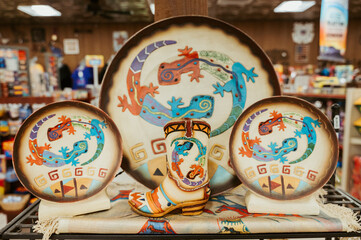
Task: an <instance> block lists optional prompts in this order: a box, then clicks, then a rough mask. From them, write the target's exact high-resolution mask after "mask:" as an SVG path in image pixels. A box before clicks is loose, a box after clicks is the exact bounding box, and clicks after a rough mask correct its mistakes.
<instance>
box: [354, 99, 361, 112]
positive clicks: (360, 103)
mask: <svg viewBox="0 0 361 240" xmlns="http://www.w3.org/2000/svg"><path fill="white" fill-rule="evenodd" d="M353 104H354V105H355V107H356V108H357V110H359V112H360V113H361V98H358V99H357V100H356V101H355V102H354V103H353Z"/></svg>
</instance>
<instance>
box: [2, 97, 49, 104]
mask: <svg viewBox="0 0 361 240" xmlns="http://www.w3.org/2000/svg"><path fill="white" fill-rule="evenodd" d="M52 102H54V98H53V97H0V103H22V104H25V103H30V104H32V103H52Z"/></svg>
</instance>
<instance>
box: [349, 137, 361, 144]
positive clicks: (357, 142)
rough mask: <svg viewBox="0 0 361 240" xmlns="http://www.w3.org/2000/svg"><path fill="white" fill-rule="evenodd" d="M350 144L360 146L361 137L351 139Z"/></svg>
mask: <svg viewBox="0 0 361 240" xmlns="http://www.w3.org/2000/svg"><path fill="white" fill-rule="evenodd" d="M350 143H351V144H353V145H361V137H352V138H351V139H350Z"/></svg>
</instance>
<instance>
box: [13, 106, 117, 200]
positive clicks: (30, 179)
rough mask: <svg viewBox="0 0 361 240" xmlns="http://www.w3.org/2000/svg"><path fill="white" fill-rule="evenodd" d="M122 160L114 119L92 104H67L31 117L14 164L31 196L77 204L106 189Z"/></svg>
mask: <svg viewBox="0 0 361 240" xmlns="http://www.w3.org/2000/svg"><path fill="white" fill-rule="evenodd" d="M121 158H122V146H121V137H120V134H119V131H118V129H117V127H116V125H115V124H114V122H113V121H112V120H111V119H110V118H109V116H108V115H107V114H106V113H104V112H103V111H102V110H100V109H98V108H95V107H93V106H92V105H90V104H86V103H82V102H76V101H64V102H57V103H54V104H49V105H47V106H45V107H43V108H41V109H40V110H38V111H36V112H34V113H33V114H32V115H31V116H30V117H29V118H28V119H26V121H25V122H24V123H23V125H22V126H21V128H20V130H19V132H18V134H17V135H16V138H15V143H14V157H13V162H14V167H15V171H16V174H17V175H18V177H19V179H20V181H21V183H22V184H23V185H24V186H25V187H26V188H27V189H28V190H29V191H30V192H31V193H33V194H34V195H36V196H38V197H39V198H42V199H46V200H49V201H54V202H72V201H78V200H82V199H86V198H88V197H90V196H93V195H95V194H96V193H98V192H99V191H101V190H102V189H104V188H105V187H106V186H107V184H108V183H109V182H110V181H111V180H112V179H113V177H114V175H115V173H116V171H117V170H118V169H119V166H120V163H121Z"/></svg>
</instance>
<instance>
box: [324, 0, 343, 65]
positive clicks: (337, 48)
mask: <svg viewBox="0 0 361 240" xmlns="http://www.w3.org/2000/svg"><path fill="white" fill-rule="evenodd" d="M347 25H348V0H322V5H321V18H320V55H319V57H318V59H319V60H325V61H335V62H344V61H345V59H344V55H345V52H346V37H347Z"/></svg>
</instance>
